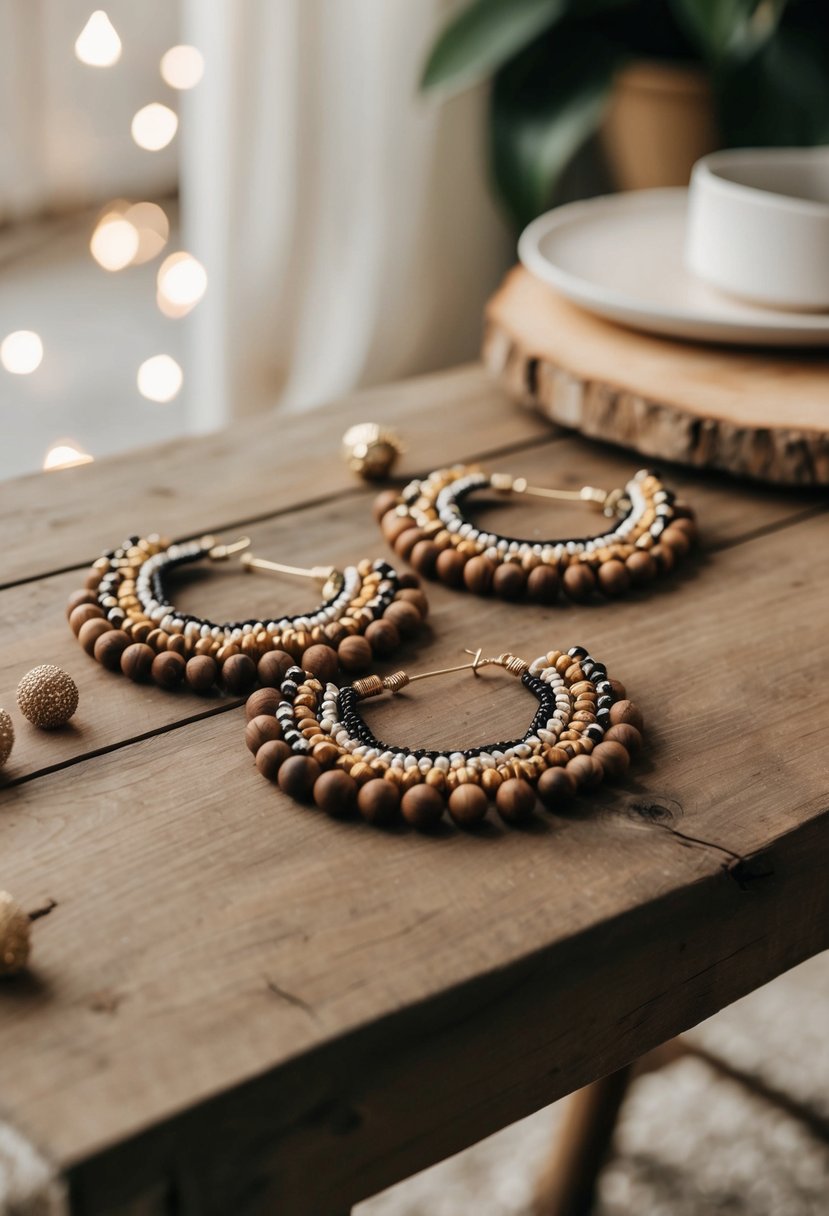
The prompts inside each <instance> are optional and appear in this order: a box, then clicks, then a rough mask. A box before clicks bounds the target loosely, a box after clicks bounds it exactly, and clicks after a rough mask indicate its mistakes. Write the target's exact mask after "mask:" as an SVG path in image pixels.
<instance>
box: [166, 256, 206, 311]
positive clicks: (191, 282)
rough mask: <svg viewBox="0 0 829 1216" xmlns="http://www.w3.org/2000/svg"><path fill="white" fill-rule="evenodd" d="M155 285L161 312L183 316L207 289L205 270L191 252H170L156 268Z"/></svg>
mask: <svg viewBox="0 0 829 1216" xmlns="http://www.w3.org/2000/svg"><path fill="white" fill-rule="evenodd" d="M157 285H158V302H159V307H161V309H162V312H167V315H168V316H184V314H185V313H187V312H189V311H190V309H191V308H194V307H195V305H196V304H198V302H199V300H200V299H201V298H202V296H203V295H204V293H205V292H206V291H207V271H206V270H205V268H204V267H203V266H202V264H201V262H198V261H197V260H196V259H195V258H194V257H193V255H192V254H190V253H171V254H170V256H169V257H168V258H165V259H164V261H163V262H162V263H161V265H160V267H159V269H158V283H157ZM164 305H166V306H167V308H165V307H164ZM168 309H169V311H168Z"/></svg>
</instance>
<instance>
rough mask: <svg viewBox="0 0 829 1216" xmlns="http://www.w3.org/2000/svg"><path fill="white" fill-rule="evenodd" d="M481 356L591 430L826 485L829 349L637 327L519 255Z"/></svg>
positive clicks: (649, 452) (567, 421)
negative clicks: (748, 344)
mask: <svg viewBox="0 0 829 1216" xmlns="http://www.w3.org/2000/svg"><path fill="white" fill-rule="evenodd" d="M483 358H484V362H485V363H486V365H487V366H488V367H489V368H490V370H491V371H493V372H494V373H495V374H496V375H498V376H499V377H500V378H501V379H502V381H503V383H504V384H505V385H506V386H507V387H508V388H509V390H510V391H511V392H512V394H513V395H514V396H516V397H518V399H519V400H521V401H529V402H532V403H533V404H534V405H536V407H537V408H538V409H539V411H540V412H541V413H543V414H544V415H545V416H546V417H548V418H550V419H552V421H554V422H557V423H559V424H560V425H562V426H571V427H575V428H576V429H577V430H579V431H581V432H582V433H583V434H585V435H590V436H592V437H593V438H597V439H604V440H609V441H611V442H614V443H619V444H622V445H623V446H624V447H630V448H634V449H635V450H636V451H638V452H641V453H644V454H645V455H646V456H648V457H650V458H656V459H659V460H677V461H682V462H684V463H686V464H690V465H694V466H698V467H702V468H709V469H711V468H716V469H721V470H725V471H727V472H731V473H735V474H738V475H740V476H750V477H757V478H759V479H761V480H762V481H767V482H772V483H778V484H783V485H796V486H804V485H815V486H824V487H825V486H826V485H829V429H827V425H826V410H825V402H826V397H827V392H828V391H829V359H827V356H826V353H825V351H820V350H818V351H803V350H798V351H785V350H774V351H770V350H762V349H752V348H748V349H746V348H730V347H723V346H717V345H707V346H706V345H704V344H703V343H699V342H681V341H675V340H672V339H668V338H664V337H658V336H654V335H651V334H645V333H640V332H638V331H636V330H633V329H628V328H626V327H625V326H622V325H616V324H613V323H612V322H609V321H605V320H603V319H602V318H601V317H596V316H593V315H592V314H591V313H589V312H587V311H585V310H584V309H581V308H578V307H576V306H575V305H573V304H570V303H569V302H568V301H567V300H565V299H564V298H563V297H562V296H560V295H558V294H557V293H556V292H555V291H553V290H552V289H551V288H550V287H548V286H547V285H546V284H545V283H542V282H541V281H540V280H539V279H536V278H535V277H534V276H533V275H531V274H530V273H529V271H527V270H525V269H524V268H523V267H522V266H517V267H515V268H514V269H513V270H511V271H510V272H509V274H508V275H507V277H506V279H505V280H504V282H503V283H502V285H501V287H500V288H499V290H498V291H497V292H496V293H495V295H494V296H493V297H492V299H491V300H490V302H489V304H488V306H487V312H486V330H485V335H484V344H483Z"/></svg>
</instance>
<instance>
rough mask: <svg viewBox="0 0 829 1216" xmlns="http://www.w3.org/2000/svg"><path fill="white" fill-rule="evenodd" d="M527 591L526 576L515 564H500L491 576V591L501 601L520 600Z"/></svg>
mask: <svg viewBox="0 0 829 1216" xmlns="http://www.w3.org/2000/svg"><path fill="white" fill-rule="evenodd" d="M526 589H527V575H526V572H525V571H524V570H522V569H521V567H520V566H517V565H516V564H515V562H501V563H500V565H498V566H496V567H495V573H494V574H493V576H492V590H493V591H494V592H495V594H496V595H498V596H500V598H501V599H502V600H520V599H521V597H522V596H523V594H524V592H525V591H526Z"/></svg>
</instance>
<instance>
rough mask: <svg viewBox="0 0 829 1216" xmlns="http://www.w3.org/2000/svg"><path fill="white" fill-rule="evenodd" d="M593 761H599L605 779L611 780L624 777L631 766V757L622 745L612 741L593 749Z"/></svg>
mask: <svg viewBox="0 0 829 1216" xmlns="http://www.w3.org/2000/svg"><path fill="white" fill-rule="evenodd" d="M592 759H593V760H598V762H599V764H600V765H601V766H602V772H603V773H604V775H605V777H609V778H610V779H611V780H612V779H613V778H614V777H621V776H623V775H624V774H625V773H626V772H627V770H628V768H629V766H630V756H629V755H628V753H627V751H626V749H625V748H624V747H622V745H621V743H619V742H617V741H615V740H613V739H610V740H608V741H607V742H604V743H599V744H598V746H597V747H595V748H594V749H593V753H592Z"/></svg>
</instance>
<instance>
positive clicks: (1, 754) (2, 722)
mask: <svg viewBox="0 0 829 1216" xmlns="http://www.w3.org/2000/svg"><path fill="white" fill-rule="evenodd" d="M13 747H14V724H13V722H12V720H11V715H10V714H8V713H7V712H6V710H5V709H0V768H2V767H3V765H4V764H5V763H6V761H7V760H8V758H9V756H10V755H11V750H12V748H13Z"/></svg>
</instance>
